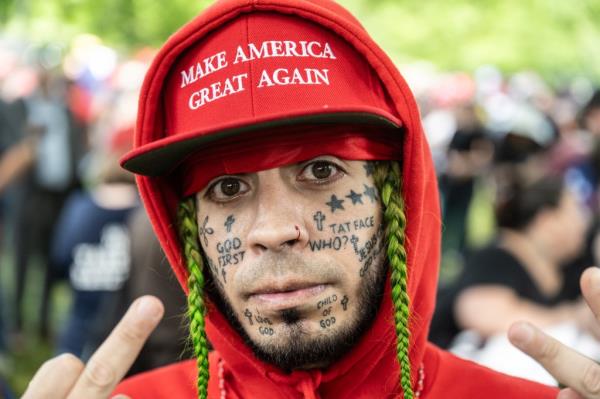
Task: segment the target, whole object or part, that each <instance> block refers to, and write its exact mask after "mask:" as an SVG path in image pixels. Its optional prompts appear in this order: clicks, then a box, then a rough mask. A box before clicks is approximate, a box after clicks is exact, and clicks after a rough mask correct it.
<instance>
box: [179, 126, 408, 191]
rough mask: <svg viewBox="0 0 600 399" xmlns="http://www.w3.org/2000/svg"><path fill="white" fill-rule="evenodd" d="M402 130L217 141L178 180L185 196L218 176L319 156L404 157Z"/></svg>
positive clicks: (310, 130)
mask: <svg viewBox="0 0 600 399" xmlns="http://www.w3.org/2000/svg"><path fill="white" fill-rule="evenodd" d="M401 149H402V147H401V142H400V140H398V139H397V132H395V134H391V133H390V131H386V130H385V129H382V128H371V129H369V128H364V127H361V128H355V127H352V126H344V125H338V126H296V127H288V128H285V129H278V130H276V131H264V132H259V133H257V134H255V135H245V136H244V137H238V138H232V139H229V140H223V141H220V142H219V143H215V145H213V146H212V147H211V148H208V149H205V150H203V151H202V153H198V154H195V155H194V156H192V157H190V158H188V159H187V160H186V162H184V164H183V166H182V167H181V168H180V169H179V171H178V173H179V176H177V177H176V178H178V179H179V181H180V182H181V193H182V196H184V197H187V196H190V195H193V194H194V193H197V192H199V191H202V189H203V188H204V187H206V185H207V184H208V183H209V182H210V181H211V180H213V179H214V178H216V177H219V176H223V175H229V174H248V173H255V172H259V171H263V170H269V169H273V168H278V167H283V166H286V165H293V164H297V163H299V162H304V161H307V160H310V159H313V158H316V157H319V156H323V155H331V156H335V157H337V158H339V159H345V160H365V161H370V160H391V159H400V153H401Z"/></svg>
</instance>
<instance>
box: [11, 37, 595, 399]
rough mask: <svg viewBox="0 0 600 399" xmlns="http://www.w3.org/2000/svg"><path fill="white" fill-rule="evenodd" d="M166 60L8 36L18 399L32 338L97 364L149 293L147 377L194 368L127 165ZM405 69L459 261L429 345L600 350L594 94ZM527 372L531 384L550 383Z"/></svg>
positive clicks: (450, 259)
mask: <svg viewBox="0 0 600 399" xmlns="http://www.w3.org/2000/svg"><path fill="white" fill-rule="evenodd" d="M152 56H153V52H152V50H149V49H143V50H140V51H138V52H137V53H135V54H133V55H129V56H127V57H125V56H123V55H122V54H119V53H117V52H116V51H115V50H114V49H111V48H109V47H107V46H105V45H104V44H102V42H101V40H100V39H98V38H97V37H94V36H89V35H84V36H80V37H78V38H77V39H76V40H75V41H74V42H73V44H72V45H71V46H69V48H62V47H60V46H52V45H46V46H35V45H31V44H30V43H23V42H14V41H10V40H8V39H2V38H0V59H2V62H1V63H0V224H1V226H0V248H1V252H0V255H1V256H0V262H1V263H0V264H1V270H2V273H0V276H2V279H3V280H4V281H0V290H1V292H0V300H1V301H2V306H1V307H0V310H1V311H0V376H2V377H3V379H4V381H0V384H1V387H2V389H3V390H4V393H3V394H4V396H5V397H11V396H10V395H11V394H10V393H9V387H7V385H6V383H5V380H6V379H7V375H6V373H11V365H10V362H5V361H3V359H4V360H5V359H10V355H11V353H12V352H14V351H18V350H19V348H22V347H23V346H25V345H28V342H26V340H27V339H28V338H27V337H28V336H29V335H27V334H25V333H24V330H25V329H26V325H30V326H34V327H33V329H34V330H35V332H34V334H35V335H36V336H37V337H39V338H40V339H42V340H46V341H47V342H49V343H50V345H52V347H53V348H54V349H53V350H54V352H55V353H63V352H70V353H73V354H75V355H77V356H79V357H82V358H83V359H85V358H86V357H88V356H89V355H90V354H91V353H93V351H94V350H95V348H97V346H98V345H99V343H100V342H102V340H103V339H104V338H105V337H106V335H107V334H108V332H109V331H110V330H111V329H112V327H113V326H114V324H115V323H116V322H117V321H118V320H119V318H120V316H121V315H122V314H123V312H124V309H125V307H126V306H127V305H128V304H129V303H130V301H131V300H132V299H133V298H135V297H137V296H139V295H141V294H147V293H150V294H154V295H157V296H159V297H160V298H161V299H162V300H163V302H164V303H165V304H166V309H167V316H166V317H165V319H164V321H163V322H162V324H161V326H160V327H159V329H158V331H157V332H156V333H155V334H154V335H153V336H152V338H151V339H150V341H149V342H148V344H147V346H146V348H145V350H144V352H143V353H142V355H141V356H140V358H139V360H138V362H137V363H136V365H134V368H133V369H132V373H135V372H139V371H143V370H146V369H149V368H154V367H156V366H158V365H162V364H166V363H169V362H172V361H175V360H178V359H181V358H182V357H185V356H187V355H186V347H185V336H186V333H185V325H184V324H185V323H184V322H183V318H182V314H183V312H184V309H185V298H184V296H183V293H182V292H181V290H180V289H179V287H178V283H177V282H176V280H175V278H174V277H173V276H172V275H171V273H170V270H169V267H168V264H167V262H166V260H165V258H164V256H163V255H162V253H161V250H160V248H159V246H158V244H157V242H156V239H155V238H154V235H153V233H152V231H151V227H150V224H149V222H148V220H147V219H146V216H145V213H144V212H143V210H141V208H140V202H139V198H138V194H137V192H136V189H135V185H134V179H133V177H132V176H131V175H129V174H128V173H126V172H124V171H123V170H122V169H121V168H120V167H119V165H118V159H119V157H120V156H122V155H123V154H124V153H125V152H126V151H127V150H128V149H129V148H131V146H132V140H133V126H134V121H135V114H136V105H137V95H138V92H139V89H140V85H141V82H142V79H143V76H144V72H145V70H146V68H147V67H148V65H149V62H150V60H151V59H152ZM401 70H403V71H404V73H405V76H406V77H407V80H408V83H409V85H410V86H411V87H412V89H413V90H414V91H415V94H416V95H417V98H418V100H419V102H420V107H421V112H422V116H423V122H424V127H425V131H426V134H427V136H428V139H429V141H430V144H431V149H432V154H433V157H434V160H435V164H436V168H437V172H438V178H439V183H440V194H441V197H440V199H441V204H442V211H443V229H444V230H443V246H442V253H443V256H442V265H441V271H440V287H439V293H438V304H437V311H436V315H435V318H434V322H433V325H432V327H431V339H432V340H433V341H434V342H435V343H437V344H438V345H440V346H442V347H445V348H451V349H452V350H453V351H455V353H457V354H459V355H461V356H465V357H468V358H471V359H474V360H477V361H481V362H482V363H486V364H488V365H490V366H492V367H497V368H500V369H502V367H503V366H502V364H499V361H498V358H499V356H497V354H498V353H502V354H503V356H500V357H503V358H506V359H509V360H510V361H511V362H514V361H515V360H514V358H511V357H510V356H511V355H508V354H507V351H506V348H505V345H507V343H504V341H501V338H498V337H501V336H503V333H505V332H506V330H507V328H508V326H509V325H510V323H511V322H513V321H515V320H517V319H523V318H525V319H529V320H532V321H534V322H536V323H537V324H539V325H542V326H546V327H548V328H558V327H560V326H564V328H562V329H560V330H558V334H563V336H565V335H566V336H567V337H572V338H573V337H574V338H573V339H577V340H579V341H582V340H583V338H582V337H588V338H589V340H587V341H585V342H584V343H585V344H589V345H594V343H595V342H596V341H595V338H596V337H600V334H599V332H598V331H596V330H595V329H594V327H593V325H594V323H593V322H592V321H593V320H592V315H591V314H590V313H589V312H588V311H587V310H586V308H585V306H584V305H583V303H582V300H581V298H580V290H579V286H578V279H579V275H580V274H581V272H582V270H583V269H584V268H585V267H587V266H590V265H599V264H600V263H599V262H598V258H599V256H600V235H598V216H599V215H600V214H599V212H600V195H599V191H598V189H599V186H600V92H599V91H594V90H595V89H594V86H593V84H592V83H590V82H589V81H587V80H585V79H582V78H573V79H571V80H569V81H566V82H564V83H563V84H560V85H558V86H557V84H556V83H555V84H554V85H553V86H550V85H548V84H547V83H546V82H545V81H544V80H543V79H542V78H541V77H540V76H539V75H537V74H535V73H534V72H522V73H517V74H513V75H510V76H505V75H503V74H502V73H501V72H500V71H498V70H497V69H496V68H494V67H493V66H482V67H481V68H479V69H478V70H476V71H475V72H473V73H472V74H467V73H441V72H438V71H436V70H435V69H434V68H433V67H432V66H431V65H427V64H416V65H410V66H407V67H406V68H401ZM32 270H37V271H38V273H35V274H34V277H36V278H35V279H32V277H31V275H32V273H31V271H32ZM60 284H65V285H67V286H68V292H69V308H68V310H67V314H66V315H65V317H64V320H63V321H62V322H61V323H59V325H58V327H57V326H52V323H51V322H50V321H51V320H52V315H53V312H54V311H55V304H54V302H55V301H54V300H53V295H52V293H53V290H54V289H55V288H56V286H57V285H60ZM34 293H35V294H34ZM28 296H32V298H30V299H28ZM26 302H28V303H31V302H35V303H33V305H31V306H25V304H26ZM27 309H29V313H31V312H32V310H31V309H34V310H35V311H34V312H33V314H28V313H27ZM26 319H28V320H29V324H28V323H26V322H25V321H26ZM573 331H575V332H574V333H572V332H573ZM569 334H571V335H569ZM586 339H587V338H586ZM582 342H583V341H582ZM572 344H573V342H572ZM575 346H577V345H575ZM499 350H500V351H501V352H498V351H499ZM494 351H495V352H494ZM587 353H590V352H589V351H588V352H587ZM500 360H501V359H500ZM513 366H514V363H513ZM528 367H529V366H527V367H523V370H517V371H518V372H522V375H524V376H527V377H530V378H537V379H539V380H542V381H545V380H544V378H547V376H544V375H541V376H540V374H539V372H538V371H537V370H534V371H532V370H531V369H530V368H528ZM517 369H518V368H517ZM504 371H509V372H511V371H512V372H513V373H515V372H516V371H515V368H514V367H513V368H512V370H504Z"/></svg>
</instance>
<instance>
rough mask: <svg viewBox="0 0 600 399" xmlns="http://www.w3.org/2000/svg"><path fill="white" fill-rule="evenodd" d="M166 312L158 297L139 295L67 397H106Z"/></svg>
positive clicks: (91, 359)
mask: <svg viewBox="0 0 600 399" xmlns="http://www.w3.org/2000/svg"><path fill="white" fill-rule="evenodd" d="M163 313H164V307H163V305H162V303H161V302H160V301H159V300H158V298H155V297H152V296H144V297H141V298H138V299H137V300H136V301H135V302H134V303H133V304H132V305H131V307H130V308H129V310H128V311H127V313H125V316H123V318H122V319H121V321H120V322H119V324H117V326H116V327H115V329H114V330H113V331H112V332H111V334H110V336H109V337H108V338H107V339H106V341H104V343H103V344H102V345H101V346H100V348H98V350H97V351H96V353H94V355H93V356H92V357H91V358H90V360H89V362H88V364H87V365H86V367H85V369H84V371H83V373H82V374H81V377H80V378H79V380H78V381H77V383H76V384H75V387H74V388H73V390H72V391H71V393H70V395H69V396H68V398H73V399H75V398H89V399H93V398H103V399H104V398H106V397H108V396H109V394H110V393H111V392H112V391H113V389H114V387H115V386H116V385H117V383H118V382H119V381H120V380H121V378H123V376H124V375H125V373H126V372H127V370H129V368H130V367H131V364H132V363H133V361H134V360H135V358H136V357H137V355H138V353H139V352H140V350H141V349H142V346H143V345H144V342H145V341H146V339H148V336H149V335H150V333H151V332H152V330H154V328H155V327H156V325H157V324H158V322H159V321H160V319H161V317H162V315H163Z"/></svg>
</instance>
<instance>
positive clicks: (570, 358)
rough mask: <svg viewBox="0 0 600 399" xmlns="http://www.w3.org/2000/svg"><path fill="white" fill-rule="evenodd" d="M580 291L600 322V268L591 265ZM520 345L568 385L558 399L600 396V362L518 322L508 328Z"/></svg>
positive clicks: (581, 398) (582, 279) (512, 337)
mask: <svg viewBox="0 0 600 399" xmlns="http://www.w3.org/2000/svg"><path fill="white" fill-rule="evenodd" d="M581 291H582V293H583V297H584V298H585V300H586V302H587V304H588V306H589V308H590V309H591V311H592V312H593V314H594V315H595V318H596V323H598V322H599V321H600V269H598V268H596V267H591V268H589V269H587V270H586V271H585V272H584V273H583V275H582V276H581ZM508 338H509V339H510V341H511V342H512V343H513V345H515V346H516V347H517V348H519V349H520V350H522V351H523V352H525V353H526V354H528V355H529V356H531V357H532V358H533V359H535V360H536V361H537V362H538V363H540V364H541V365H542V366H543V367H544V368H545V369H546V370H548V372H549V373H550V374H552V376H554V378H556V380H557V381H559V382H560V383H561V384H563V385H565V386H567V387H568V388H565V389H562V390H561V391H560V393H559V394H558V397H557V398H558V399H600V365H599V364H598V363H597V362H596V361H594V360H592V359H590V358H587V357H585V356H584V355H582V354H580V353H578V352H576V351H574V350H573V349H571V348H569V347H567V346H565V345H563V344H561V343H560V342H558V341H557V340H555V339H554V338H552V337H550V336H548V335H546V334H544V333H543V332H542V331H540V330H539V329H538V328H536V327H534V326H533V325H531V324H530V323H527V322H517V323H515V324H513V325H512V326H511V328H510V330H509V331H508Z"/></svg>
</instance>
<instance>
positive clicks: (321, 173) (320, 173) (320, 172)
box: [311, 162, 332, 179]
mask: <svg viewBox="0 0 600 399" xmlns="http://www.w3.org/2000/svg"><path fill="white" fill-rule="evenodd" d="M311 172H312V174H313V176H314V177H316V178H317V179H327V178H328V177H329V176H331V173H332V165H331V164H330V163H328V162H315V163H314V164H313V165H312V167H311Z"/></svg>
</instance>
